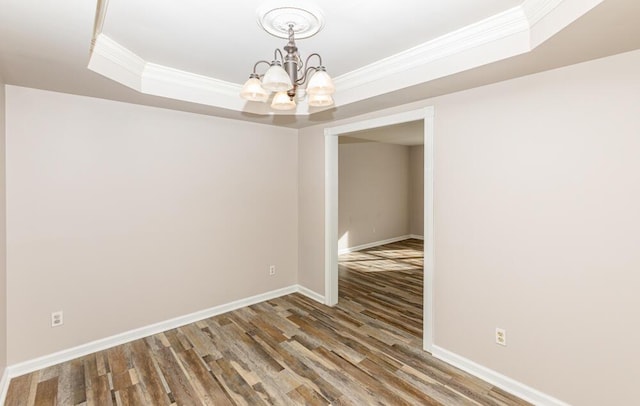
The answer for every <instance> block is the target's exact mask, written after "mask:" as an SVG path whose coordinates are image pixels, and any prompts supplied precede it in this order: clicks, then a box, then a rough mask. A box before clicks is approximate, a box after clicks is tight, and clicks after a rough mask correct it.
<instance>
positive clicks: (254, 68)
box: [253, 59, 271, 76]
mask: <svg viewBox="0 0 640 406" xmlns="http://www.w3.org/2000/svg"><path fill="white" fill-rule="evenodd" d="M261 63H266V64H267V65H269V66H271V64H270V63H269V61H265V60H264V59H263V60H261V61H258V62H256V64H255V65H253V73H254V74H256V75H257V74H258V72H256V69H257V68H258V65H260V64H261ZM259 76H264V74H262V75H259Z"/></svg>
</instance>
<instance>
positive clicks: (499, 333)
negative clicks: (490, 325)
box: [496, 327, 507, 346]
mask: <svg viewBox="0 0 640 406" xmlns="http://www.w3.org/2000/svg"><path fill="white" fill-rule="evenodd" d="M496 344H499V345H504V346H506V345H507V330H505V329H503V328H497V327H496Z"/></svg>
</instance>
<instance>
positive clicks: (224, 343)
mask: <svg viewBox="0 0 640 406" xmlns="http://www.w3.org/2000/svg"><path fill="white" fill-rule="evenodd" d="M422 263H423V262H422V242H421V241H418V240H407V241H403V242H400V243H395V244H389V245H386V246H382V247H375V248H371V249H368V250H364V251H360V252H355V253H351V254H346V255H343V256H341V258H340V266H339V268H340V303H339V304H338V305H337V306H336V307H334V308H329V307H326V306H324V305H321V304H319V303H317V302H315V301H313V300H311V299H309V298H306V297H304V296H302V295H300V294H292V295H287V296H284V297H281V298H278V299H274V300H269V301H267V302H263V303H259V304H256V305H253V306H249V307H245V308H242V309H239V310H236V311H233V312H229V313H226V314H223V315H220V316H216V317H212V318H209V319H206V320H202V321H199V322H196V323H193V324H190V325H187V326H184V327H180V328H177V329H174V330H170V331H166V332H164V333H160V334H156V335H154V336H150V337H146V338H144V339H140V340H136V341H133V342H130V343H127V344H123V345H120V346H117V347H114V348H110V349H107V350H105V351H101V352H98V353H95V354H91V355H87V356H85V357H82V358H78V359H75V360H72V361H69V362H66V363H63V364H60V365H55V366H53V367H50V368H46V369H43V370H40V371H36V372H33V373H31V374H28V375H24V376H21V377H17V378H14V379H12V380H11V383H10V385H9V389H8V395H7V399H6V403H5V404H6V405H10V406H23V405H24V406H32V405H99V406H102V405H123V406H124V405H154V406H155V405H251V406H252V405H328V404H332V405H358V406H360V405H489V406H507V405H509V406H512V405H513V406H515V405H526V404H527V403H526V402H524V401H522V400H520V399H517V398H515V397H514V396H512V395H510V394H508V393H506V392H504V391H502V390H500V389H498V388H495V387H493V386H492V385H490V384H488V383H486V382H483V381H482V380H480V379H477V378H475V377H473V376H471V375H469V374H466V373H464V372H462V371H460V370H458V369H456V368H454V367H452V366H450V365H448V364H445V363H444V362H441V361H439V360H437V359H435V358H433V357H431V356H430V355H429V354H428V353H425V352H424V351H422V340H421V336H422V289H423V288H422V283H423V277H422V276H423V274H422Z"/></svg>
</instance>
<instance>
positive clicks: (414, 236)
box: [409, 234, 424, 241]
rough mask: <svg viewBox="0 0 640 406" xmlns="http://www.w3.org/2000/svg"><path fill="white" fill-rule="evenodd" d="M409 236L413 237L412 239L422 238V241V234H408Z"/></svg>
mask: <svg viewBox="0 0 640 406" xmlns="http://www.w3.org/2000/svg"><path fill="white" fill-rule="evenodd" d="M409 238H413V239H414V240H423V241H424V235H418V234H409Z"/></svg>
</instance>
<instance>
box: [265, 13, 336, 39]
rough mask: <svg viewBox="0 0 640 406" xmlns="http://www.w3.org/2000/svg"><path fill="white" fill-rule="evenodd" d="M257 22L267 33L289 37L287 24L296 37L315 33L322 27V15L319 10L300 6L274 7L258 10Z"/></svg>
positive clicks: (279, 36)
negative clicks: (291, 27)
mask: <svg viewBox="0 0 640 406" xmlns="http://www.w3.org/2000/svg"><path fill="white" fill-rule="evenodd" d="M258 24H260V26H261V27H262V28H263V29H264V30H265V31H266V32H268V33H269V34H271V35H273V36H275V37H278V38H285V39H288V38H289V26H293V32H294V34H295V36H296V38H298V39H304V38H309V37H312V36H314V35H316V34H317V33H318V32H320V30H322V28H323V27H324V17H323V16H322V13H321V12H320V11H319V10H309V9H304V8H300V7H286V6H283V7H275V8H262V9H259V10H258Z"/></svg>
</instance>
